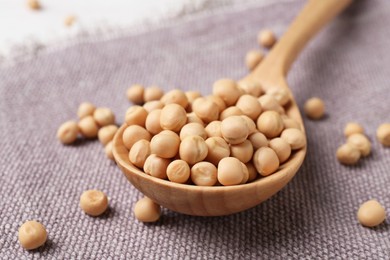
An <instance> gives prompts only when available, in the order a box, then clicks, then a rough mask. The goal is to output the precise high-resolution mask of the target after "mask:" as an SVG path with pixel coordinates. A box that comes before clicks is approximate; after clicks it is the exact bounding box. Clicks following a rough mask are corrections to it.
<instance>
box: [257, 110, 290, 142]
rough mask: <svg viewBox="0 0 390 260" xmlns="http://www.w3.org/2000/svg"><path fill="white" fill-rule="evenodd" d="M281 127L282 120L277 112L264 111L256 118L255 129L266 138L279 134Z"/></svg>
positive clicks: (282, 126)
mask: <svg viewBox="0 0 390 260" xmlns="http://www.w3.org/2000/svg"><path fill="white" fill-rule="evenodd" d="M283 128H284V124H283V120H282V118H281V116H280V115H279V113H278V112H275V111H265V112H264V113H262V114H261V115H260V116H259V118H258V119H257V129H259V131H260V132H261V133H263V134H264V135H265V136H266V137H267V138H274V137H277V136H279V135H280V133H281V132H282V131H283Z"/></svg>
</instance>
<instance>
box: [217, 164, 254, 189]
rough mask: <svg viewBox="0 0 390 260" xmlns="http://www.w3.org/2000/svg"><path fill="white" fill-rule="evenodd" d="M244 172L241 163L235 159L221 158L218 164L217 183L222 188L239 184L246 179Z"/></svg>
mask: <svg viewBox="0 0 390 260" xmlns="http://www.w3.org/2000/svg"><path fill="white" fill-rule="evenodd" d="M244 166H245V165H244ZM244 170H245V169H244V168H243V163H241V162H240V160H238V159H237V158H234V157H226V158H223V159H222V160H220V161H219V163H218V173H217V177H218V181H219V183H221V184H222V185H224V186H230V185H238V184H241V183H242V182H243V179H245V177H246V174H245V172H244ZM247 171H248V170H247Z"/></svg>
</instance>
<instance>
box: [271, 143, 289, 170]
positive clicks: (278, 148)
mask: <svg viewBox="0 0 390 260" xmlns="http://www.w3.org/2000/svg"><path fill="white" fill-rule="evenodd" d="M269 147H270V148H271V149H272V150H274V152H275V153H276V155H277V156H278V159H279V162H280V163H281V164H282V163H284V162H285V161H287V159H288V158H289V157H290V155H291V146H290V144H289V143H287V142H286V141H285V140H284V139H282V138H279V137H278V138H274V139H272V140H271V141H269Z"/></svg>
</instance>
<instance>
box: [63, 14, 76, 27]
mask: <svg viewBox="0 0 390 260" xmlns="http://www.w3.org/2000/svg"><path fill="white" fill-rule="evenodd" d="M75 22H76V16H74V15H68V16H66V17H65V19H64V25H65V26H68V27H71V26H72V25H73V24H74V23H75Z"/></svg>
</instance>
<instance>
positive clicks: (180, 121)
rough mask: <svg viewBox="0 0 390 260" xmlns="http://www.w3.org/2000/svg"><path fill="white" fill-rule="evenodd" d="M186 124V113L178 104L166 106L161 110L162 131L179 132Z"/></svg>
mask: <svg viewBox="0 0 390 260" xmlns="http://www.w3.org/2000/svg"><path fill="white" fill-rule="evenodd" d="M186 122H187V112H186V110H185V109H184V108H183V107H182V106H180V105H178V104H168V105H166V106H165V107H164V108H163V109H162V110H161V115H160V125H161V127H162V129H165V130H172V131H174V132H179V131H180V129H181V128H182V127H183V126H184V125H185V124H186Z"/></svg>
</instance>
